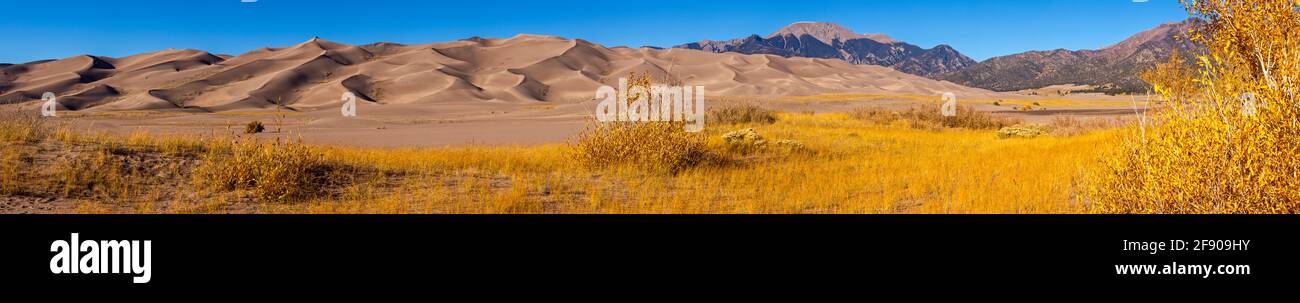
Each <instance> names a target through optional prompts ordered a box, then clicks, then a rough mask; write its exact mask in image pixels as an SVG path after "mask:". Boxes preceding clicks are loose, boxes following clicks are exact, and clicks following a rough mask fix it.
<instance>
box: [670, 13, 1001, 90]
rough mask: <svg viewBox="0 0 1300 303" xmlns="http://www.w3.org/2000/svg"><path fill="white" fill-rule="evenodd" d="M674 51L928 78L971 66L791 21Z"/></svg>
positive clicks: (948, 54) (877, 38) (824, 25)
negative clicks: (865, 67)
mask: <svg viewBox="0 0 1300 303" xmlns="http://www.w3.org/2000/svg"><path fill="white" fill-rule="evenodd" d="M674 47H675V48H687V49H697V50H703V51H709V52H715V53H722V52H738V53H744V54H771V55H778V56H783V57H808V58H824V59H842V60H844V61H848V62H850V63H854V64H869V65H880V66H886V67H890V68H893V69H896V70H898V71H901V72H905V73H909V74H913V75H919V76H924V77H930V78H939V77H941V76H942V75H944V74H948V73H951V72H954V71H958V70H962V69H964V68H966V67H969V66H971V65H974V64H975V63H976V62H975V60H972V59H971V58H969V57H966V56H965V55H962V54H961V53H960V52H957V50H955V49H953V48H952V47H951V46H948V45H938V46H935V47H934V48H930V49H924V48H921V47H918V46H916V45H912V44H907V43H904V42H901V41H897V40H894V39H893V38H890V37H889V36H886V35H884V34H858V33H854V32H853V31H852V30H849V29H847V28H844V27H843V26H840V25H838V24H835V23H829V22H797V23H794V24H790V25H789V26H786V27H784V28H781V29H780V30H777V31H776V32H774V33H772V34H770V35H768V36H767V37H760V36H758V35H751V36H749V37H745V38H739V39H731V40H726V41H711V40H705V41H700V42H694V43H687V44H682V45H678V46H674Z"/></svg>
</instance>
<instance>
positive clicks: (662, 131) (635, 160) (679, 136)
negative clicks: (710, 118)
mask: <svg viewBox="0 0 1300 303" xmlns="http://www.w3.org/2000/svg"><path fill="white" fill-rule="evenodd" d="M569 147H570V155H572V157H573V159H574V160H576V161H577V162H578V163H580V164H582V165H584V166H587V167H589V168H596V169H607V168H620V167H626V168H633V169H639V170H644V171H647V172H652V173H669V174H673V173H677V172H680V171H682V170H685V169H688V168H691V167H695V166H698V165H701V164H704V163H707V162H709V161H710V160H711V159H713V158H714V155H713V153H712V152H710V151H709V149H708V142H707V140H706V138H705V137H704V136H703V135H700V134H693V133H688V132H686V131H685V130H683V126H682V124H681V123H667V122H646V123H632V122H617V123H597V124H594V125H592V126H590V127H588V128H587V129H585V130H583V132H582V133H580V134H578V137H577V139H576V140H574V141H573V142H572V143H571V144H570V146H569Z"/></svg>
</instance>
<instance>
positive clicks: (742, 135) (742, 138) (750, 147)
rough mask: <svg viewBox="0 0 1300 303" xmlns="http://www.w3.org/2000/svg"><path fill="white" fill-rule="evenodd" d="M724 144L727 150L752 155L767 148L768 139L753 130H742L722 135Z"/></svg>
mask: <svg viewBox="0 0 1300 303" xmlns="http://www.w3.org/2000/svg"><path fill="white" fill-rule="evenodd" d="M722 142H723V143H725V144H726V145H727V150H728V151H731V152H736V153H741V154H745V153H751V152H754V151H757V150H760V149H762V148H763V147H766V146H767V139H766V138H763V136H762V135H759V134H758V131H755V130H754V129H753V128H747V129H742V130H738V131H733V132H729V133H726V134H723V135H722Z"/></svg>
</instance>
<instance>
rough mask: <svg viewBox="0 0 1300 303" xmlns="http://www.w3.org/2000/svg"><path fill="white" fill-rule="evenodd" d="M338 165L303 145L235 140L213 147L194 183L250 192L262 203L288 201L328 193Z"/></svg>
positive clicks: (335, 181)
mask: <svg viewBox="0 0 1300 303" xmlns="http://www.w3.org/2000/svg"><path fill="white" fill-rule="evenodd" d="M339 170H340V167H338V165H335V164H333V163H329V162H327V161H326V160H324V157H323V156H322V155H321V153H319V152H317V151H315V150H313V149H312V148H311V147H309V146H307V145H305V144H301V143H278V142H277V143H267V142H257V141H252V140H246V141H235V142H232V143H230V144H229V145H220V146H217V148H211V149H209V150H208V152H207V154H206V155H204V157H203V164H202V165H200V166H199V167H197V168H196V169H195V171H194V183H195V184H197V185H199V186H202V187H205V188H208V189H214V190H248V191H251V192H252V193H253V194H255V195H256V196H257V197H258V198H259V199H262V200H263V201H275V202H287V201H297V200H303V199H309V198H313V197H316V196H321V195H325V194H328V193H329V190H330V188H331V187H332V186H335V185H338V184H339V182H338V180H337V178H338V177H339V176H337V175H336V172H337V171H339Z"/></svg>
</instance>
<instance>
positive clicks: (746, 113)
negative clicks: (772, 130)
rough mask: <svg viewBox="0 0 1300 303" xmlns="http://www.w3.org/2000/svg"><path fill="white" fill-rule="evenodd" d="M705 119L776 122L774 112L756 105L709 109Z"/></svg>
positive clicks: (732, 121) (740, 122)
mask: <svg viewBox="0 0 1300 303" xmlns="http://www.w3.org/2000/svg"><path fill="white" fill-rule="evenodd" d="M707 121H708V122H709V123H711V124H744V123H758V124H772V123H776V112H774V111H772V110H769V109H766V108H762V107H759V106H756V105H750V104H745V105H733V106H727V107H722V108H715V109H713V110H710V111H709V113H708V115H707Z"/></svg>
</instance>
